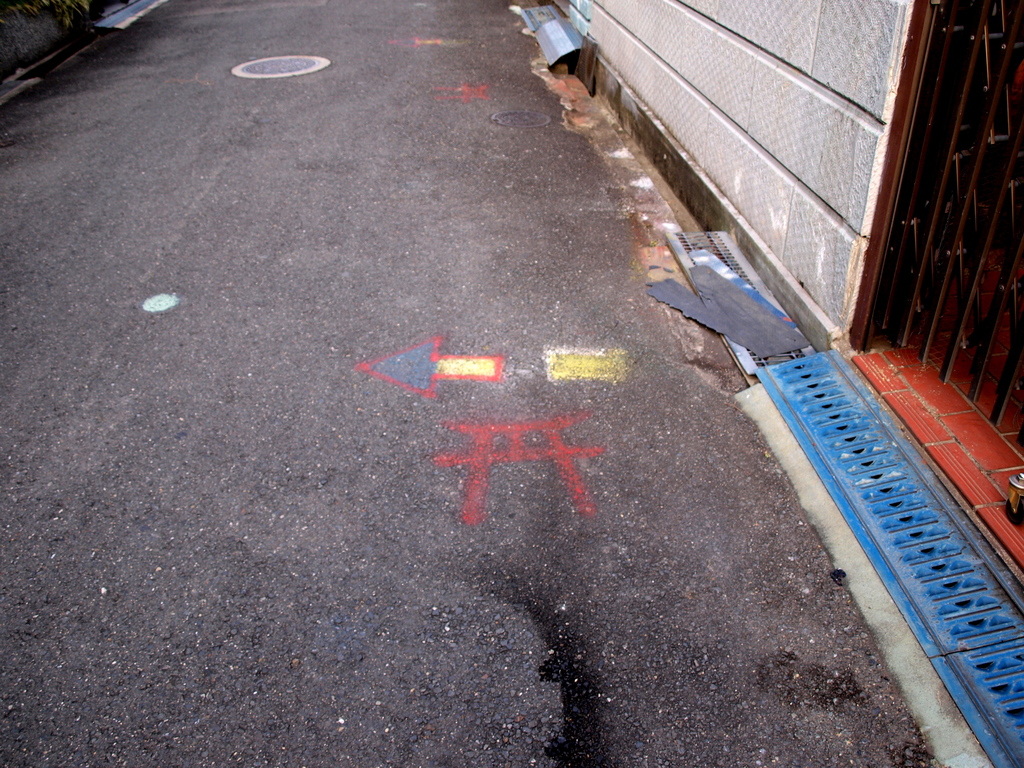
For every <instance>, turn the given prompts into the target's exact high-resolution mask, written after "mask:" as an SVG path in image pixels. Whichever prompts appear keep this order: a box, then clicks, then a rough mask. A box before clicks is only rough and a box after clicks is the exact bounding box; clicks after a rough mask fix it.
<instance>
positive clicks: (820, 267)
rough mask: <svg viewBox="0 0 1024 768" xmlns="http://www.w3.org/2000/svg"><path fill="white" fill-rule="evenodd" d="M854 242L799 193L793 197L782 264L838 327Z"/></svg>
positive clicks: (840, 224)
mask: <svg viewBox="0 0 1024 768" xmlns="http://www.w3.org/2000/svg"><path fill="white" fill-rule="evenodd" d="M855 242H856V240H855V236H854V234H853V233H852V232H851V231H850V230H849V228H848V227H846V226H844V225H843V222H842V221H840V220H839V219H838V218H836V217H835V215H834V214H830V212H829V211H827V210H826V209H824V208H822V206H821V204H820V203H818V202H817V201H816V200H813V199H812V198H810V197H807V196H806V195H805V194H803V193H802V192H801V191H799V190H798V191H797V192H796V194H794V195H793V201H792V211H791V213H790V217H789V231H788V234H787V237H786V245H785V248H784V249H783V250H782V251H781V253H782V260H783V262H784V263H785V265H786V266H787V267H788V268H789V271H790V272H792V273H793V276H794V277H796V279H797V280H799V281H800V283H801V284H802V285H803V286H804V288H806V289H807V292H808V293H810V294H811V296H813V297H814V299H815V301H817V302H818V305H819V306H820V307H821V308H822V309H823V310H824V311H825V313H826V314H828V316H829V317H831V318H832V320H833V321H834V322H836V323H837V324H839V325H842V323H843V321H844V320H845V307H844V302H845V294H846V278H847V273H848V271H849V268H850V256H851V254H852V252H853V247H854V243H855Z"/></svg>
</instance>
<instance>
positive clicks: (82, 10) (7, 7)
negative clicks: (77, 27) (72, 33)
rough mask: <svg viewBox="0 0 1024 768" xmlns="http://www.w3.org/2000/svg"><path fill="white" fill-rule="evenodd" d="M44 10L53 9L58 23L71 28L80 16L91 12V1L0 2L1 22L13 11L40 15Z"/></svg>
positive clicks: (29, 0)
mask: <svg viewBox="0 0 1024 768" xmlns="http://www.w3.org/2000/svg"><path fill="white" fill-rule="evenodd" d="M44 8H49V9H51V10H52V11H53V12H54V15H55V16H56V17H57V21H59V22H60V23H61V24H62V25H63V26H65V27H70V26H71V25H72V24H74V22H75V18H76V17H77V16H78V15H80V14H87V13H88V12H89V0H0V22H2V21H3V17H4V16H5V15H6V14H7V13H10V12H11V11H23V12H25V13H39V12H40V11H41V10H43V9H44Z"/></svg>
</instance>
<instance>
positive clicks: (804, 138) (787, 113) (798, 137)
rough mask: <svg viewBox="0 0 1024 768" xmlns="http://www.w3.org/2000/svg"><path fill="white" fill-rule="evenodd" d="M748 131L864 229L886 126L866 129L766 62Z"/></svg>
mask: <svg viewBox="0 0 1024 768" xmlns="http://www.w3.org/2000/svg"><path fill="white" fill-rule="evenodd" d="M748 130H749V132H750V135H751V136H752V137H753V139H754V140H755V141H757V143H758V144H760V145H761V146H762V147H764V148H765V150H767V151H768V152H769V153H771V155H772V156H773V157H775V158H776V159H777V160H778V161H779V162H780V163H782V164H783V165H784V166H785V167H786V168H787V169H789V170H790V171H791V172H792V173H793V174H794V175H795V176H796V177H797V178H799V179H800V180H801V181H802V182H803V183H804V184H806V185H807V186H808V187H810V188H811V189H812V190H814V192H815V193H816V194H817V195H819V196H820V197H821V198H822V199H823V200H824V201H825V202H826V203H828V205H829V206H831V207H832V208H834V209H835V210H836V211H838V212H839V213H840V215H842V217H843V218H844V219H846V220H847V221H848V222H849V223H850V224H851V226H853V227H854V228H859V227H860V225H861V223H862V221H863V218H864V208H865V205H866V201H867V191H868V185H869V184H870V174H871V168H872V163H873V162H874V148H875V146H876V145H877V143H878V140H879V137H880V136H881V127H880V126H876V125H869V124H868V125H866V124H865V123H864V122H863V121H861V120H858V119H856V118H855V117H853V116H852V115H851V114H850V113H849V112H847V111H845V110H842V109H840V108H838V106H837V105H836V104H835V103H834V102H833V101H831V100H828V99H826V98H823V96H822V94H821V93H819V92H817V91H816V89H815V88H814V87H813V86H811V87H809V84H808V83H807V82H806V81H802V80H801V79H798V78H794V77H791V76H790V75H789V73H788V72H786V71H784V70H782V69H780V68H777V67H772V66H770V65H769V64H768V63H767V62H764V61H762V62H761V63H760V66H759V67H758V68H757V71H756V75H755V78H754V88H753V97H752V103H751V110H750V121H749V128H748ZM865 164H866V172H865Z"/></svg>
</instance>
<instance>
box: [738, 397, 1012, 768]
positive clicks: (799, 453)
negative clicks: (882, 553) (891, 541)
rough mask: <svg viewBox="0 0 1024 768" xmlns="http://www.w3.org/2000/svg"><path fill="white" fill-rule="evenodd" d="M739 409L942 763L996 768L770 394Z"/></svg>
mask: <svg viewBox="0 0 1024 768" xmlns="http://www.w3.org/2000/svg"><path fill="white" fill-rule="evenodd" d="M736 402H737V404H738V405H739V407H740V409H741V410H742V411H743V412H744V413H745V414H746V415H747V416H748V417H749V418H750V419H751V420H752V421H753V422H754V423H756V424H757V426H758V427H759V428H760V430H761V432H762V434H763V435H764V437H765V440H767V442H768V444H769V446H771V449H772V453H773V454H774V455H775V457H776V459H778V461H779V464H780V465H781V466H782V468H783V469H784V470H785V471H786V474H787V475H788V476H789V479H790V482H792V483H793V487H794V489H795V490H796V492H797V496H799V498H800V504H801V506H802V507H803V509H804V511H805V512H806V513H807V519H808V520H809V521H810V523H811V525H813V526H814V528H815V530H816V531H817V532H818V536H819V537H820V538H821V541H822V544H824V545H825V548H826V549H827V550H828V552H829V555H830V556H831V557H832V562H833V563H834V564H835V566H836V567H837V568H842V569H843V570H844V571H846V573H847V574H849V576H848V580H847V588H848V589H849V591H850V594H851V595H852V596H853V599H854V602H856V604H857V607H858V608H859V609H860V612H861V614H862V615H863V616H864V619H865V621H866V622H867V624H868V626H869V627H870V628H871V631H872V633H873V634H874V636H875V640H876V642H877V643H878V645H879V647H880V648H881V649H882V653H883V655H884V656H885V660H886V664H887V666H888V667H889V669H890V670H891V671H892V674H893V676H894V677H895V679H896V682H897V684H898V685H899V687H900V690H901V691H902V693H903V696H904V698H905V699H906V701H907V706H909V707H910V710H911V712H913V714H914V717H915V719H916V720H917V723H918V725H919V726H920V728H921V733H922V734H923V735H924V737H925V739H926V740H927V741H928V745H929V746H930V747H931V749H932V753H933V754H934V755H935V760H936V762H937V763H938V764H939V765H942V766H946V767H947V768H991V765H992V764H991V763H990V762H989V760H988V757H987V755H986V754H985V751H984V750H983V749H982V748H981V745H980V744H979V743H978V740H977V739H976V738H975V737H974V734H973V732H972V731H971V729H970V727H969V726H968V725H967V722H966V721H965V720H964V718H963V716H962V715H961V714H960V710H959V709H958V708H957V706H956V704H955V703H954V701H953V699H952V698H951V697H950V695H949V693H948V692H947V691H946V687H945V686H944V685H943V684H942V681H941V680H940V679H939V676H938V674H936V672H935V669H934V668H933V667H932V665H931V662H930V661H929V660H928V657H927V656H925V654H924V651H923V650H922V649H921V646H920V644H918V642H917V639H916V638H915V637H914V634H913V632H912V631H911V629H910V627H909V626H908V625H907V622H906V620H905V619H904V618H903V615H902V614H901V613H900V611H899V609H898V608H897V607H896V604H895V603H894V602H893V600H892V598H891V597H890V596H889V592H888V591H887V590H886V588H885V585H884V584H882V580H881V579H880V578H879V577H878V574H877V573H876V572H875V569H874V568H873V567H872V565H871V562H870V561H869V560H868V557H867V555H866V554H864V550H863V549H862V548H861V546H860V543H859V542H858V541H857V538H856V536H854V534H853V531H851V530H850V527H849V526H848V525H847V524H846V521H845V520H844V519H843V516H842V513H840V511H839V508H838V507H837V506H836V505H835V503H834V502H833V501H832V497H831V496H830V495H829V493H828V491H827V490H826V489H825V486H824V485H823V484H822V482H821V481H820V480H819V479H818V475H817V473H816V472H815V471H814V467H812V466H811V463H810V461H808V459H807V456H806V455H804V452H803V450H802V449H801V448H800V444H799V443H798V442H797V440H796V438H795V437H794V436H793V433H792V432H791V431H790V429H789V427H788V426H787V425H786V422H785V421H784V420H783V418H782V414H780V413H779V411H778V409H777V408H776V407H775V404H774V403H773V402H772V400H771V398H770V397H769V396H768V393H767V392H766V391H765V389H764V387H762V386H761V385H760V384H758V385H755V386H753V387H751V388H750V389H747V390H744V391H743V392H740V393H739V394H738V395H736Z"/></svg>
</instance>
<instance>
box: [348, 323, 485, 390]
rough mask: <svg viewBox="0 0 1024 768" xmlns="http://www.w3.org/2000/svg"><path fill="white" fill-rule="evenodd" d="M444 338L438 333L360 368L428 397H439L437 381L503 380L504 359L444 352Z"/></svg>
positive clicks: (358, 369) (364, 364)
mask: <svg viewBox="0 0 1024 768" xmlns="http://www.w3.org/2000/svg"><path fill="white" fill-rule="evenodd" d="M443 340H444V339H443V338H442V337H441V336H434V337H432V338H430V339H427V340H426V341H424V342H422V343H420V344H416V345H414V346H412V347H409V348H408V349H403V350H401V351H399V352H392V353H391V354H389V355H384V356H383V357H378V358H377V359H376V360H368V361H366V362H365V363H359V365H357V366H356V370H357V371H361V372H363V373H368V374H370V375H371V376H374V377H376V378H378V379H381V380H382V381H387V382H389V383H391V384H396V385H398V386H399V387H401V388H402V389H405V390H408V391H409V392H415V393H416V394H417V395H423V396H424V397H437V382H439V381H441V380H443V379H461V380H463V381H501V370H502V365H503V363H504V358H502V357H491V356H487V357H483V356H469V355H442V354H440V352H439V350H440V348H441V342H442V341H443Z"/></svg>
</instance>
